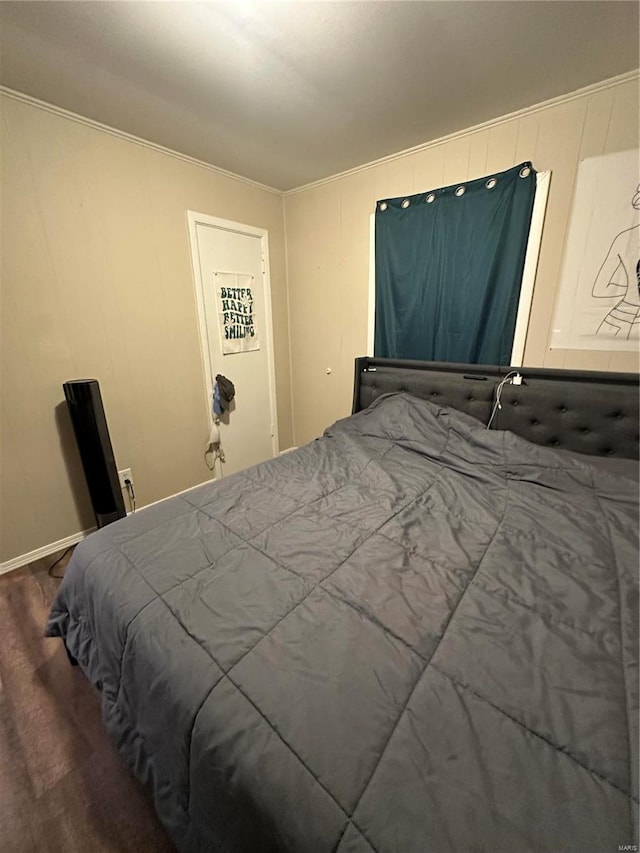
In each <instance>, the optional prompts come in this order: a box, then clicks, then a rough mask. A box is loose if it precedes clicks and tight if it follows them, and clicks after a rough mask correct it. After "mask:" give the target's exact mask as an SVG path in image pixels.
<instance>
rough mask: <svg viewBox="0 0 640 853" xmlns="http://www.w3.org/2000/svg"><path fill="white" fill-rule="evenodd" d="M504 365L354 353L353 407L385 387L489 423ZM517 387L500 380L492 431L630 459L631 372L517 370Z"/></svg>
mask: <svg viewBox="0 0 640 853" xmlns="http://www.w3.org/2000/svg"><path fill="white" fill-rule="evenodd" d="M514 369H515V368H511V367H497V366H496V367H493V366H485V365H478V364H472V365H470V364H449V363H443V362H422V361H399V360H395V359H384V358H366V357H365V358H357V359H356V369H355V382H354V396H353V412H358V411H360V410H361V409H364V408H366V407H367V406H369V405H370V404H371V403H372V402H373V401H374V400H375V399H376V398H377V397H380V396H381V395H382V394H388V393H390V392H391V391H406V392H407V393H409V394H413V395H414V396H415V397H420V398H421V399H425V400H432V401H433V402H434V403H439V404H441V405H444V406H451V407H452V408H454V409H458V410H460V411H462V412H466V413H467V414H469V415H472V416H473V417H475V418H477V419H478V420H480V421H482V422H483V423H484V424H486V423H488V422H489V418H490V417H491V412H492V410H493V405H494V401H495V393H496V389H497V387H498V384H499V382H500V381H501V380H502V379H503V378H504V377H505V376H506V375H507V373H508V372H509V371H510V370H514ZM517 370H518V372H519V373H520V375H521V376H522V377H523V382H522V385H511V384H505V385H504V386H503V389H502V393H501V404H502V408H501V409H499V410H498V411H497V412H496V415H495V417H494V419H493V422H492V424H491V428H492V429H508V430H511V431H512V432H514V433H516V434H517V435H519V436H522V438H526V439H527V440H528V441H532V442H534V443H535V444H543V445H548V446H551V447H557V448H558V449H564V450H571V451H574V452H576V453H586V454H589V455H593V456H617V457H622V458H625V459H637V458H638V452H639V440H638V435H639V421H640V413H639V407H640V394H639V379H640V378H639V376H638V374H637V373H595V372H591V371H583V370H575V371H567V370H549V369H543V368H531V367H519V368H517Z"/></svg>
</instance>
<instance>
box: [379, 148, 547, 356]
mask: <svg viewBox="0 0 640 853" xmlns="http://www.w3.org/2000/svg"><path fill="white" fill-rule="evenodd" d="M535 189H536V173H535V171H534V169H533V167H532V165H531V163H521V164H520V165H519V166H515V167H514V168H513V169H509V170H508V171H506V172H500V173H497V174H495V175H488V176H487V177H486V178H480V179H478V180H475V181H469V182H468V183H465V184H460V185H454V186H450V187H443V188H441V189H437V190H431V191H429V192H425V193H419V194H417V195H411V196H407V197H405V198H392V199H385V200H383V201H379V202H378V203H377V205H376V320H375V355H376V356H381V357H386V358H413V359H421V360H426V361H455V362H464V363H466V364H469V363H477V364H509V362H510V361H511V349H512V345H513V336H514V331H515V324H516V313H517V310H518V299H519V296H520V285H521V283H522V271H523V268H524V259H525V253H526V248H527V239H528V236H529V227H530V224H531V214H532V211H533V201H534V196H535Z"/></svg>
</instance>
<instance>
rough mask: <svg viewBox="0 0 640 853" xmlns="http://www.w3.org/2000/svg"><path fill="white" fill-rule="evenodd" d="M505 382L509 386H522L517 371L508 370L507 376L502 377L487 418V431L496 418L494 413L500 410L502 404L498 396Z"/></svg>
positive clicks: (520, 377)
mask: <svg viewBox="0 0 640 853" xmlns="http://www.w3.org/2000/svg"><path fill="white" fill-rule="evenodd" d="M507 382H508V383H509V385H522V376H520V374H519V373H518V371H517V370H510V371H509V372H508V373H507V375H506V376H505V377H504V379H503V380H502V381H501V382H500V384H499V385H498V387H497V389H496V401H495V403H494V404H493V410H492V412H491V417H490V418H489V423H488V424H487V429H489V427H490V426H491V424H492V423H493V419H494V418H495V416H496V412H497V411H498V410H499V409H502V403H501V402H500V395H501V394H502V389H503V388H504V386H505V385H506V384H507Z"/></svg>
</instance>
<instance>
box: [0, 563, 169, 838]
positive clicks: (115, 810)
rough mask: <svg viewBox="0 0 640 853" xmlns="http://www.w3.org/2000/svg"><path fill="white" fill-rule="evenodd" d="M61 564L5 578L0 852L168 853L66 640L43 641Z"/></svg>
mask: <svg viewBox="0 0 640 853" xmlns="http://www.w3.org/2000/svg"><path fill="white" fill-rule="evenodd" d="M57 556H59V555H55V554H54V555H53V556H51V557H48V558H46V559H44V560H38V561H37V562H35V563H32V564H30V565H29V566H25V567H24V568H22V569H19V570H17V571H15V572H10V573H9V574H6V575H2V576H0V850H1V851H2V853H32V851H33V852H34V853H49V852H50V853H103V851H110V853H115V851H127V852H128V851H131V853H134V851H135V853H150V851H154V853H156V851H157V853H171V851H175V848H174V847H173V846H172V844H171V842H170V841H169V839H168V837H167V836H166V834H165V832H164V830H163V829H162V827H161V826H160V824H159V822H158V820H157V818H156V816H155V813H154V811H153V807H152V805H151V803H150V801H149V799H148V798H147V796H146V793H145V792H144V791H143V789H142V788H141V786H140V785H139V784H138V783H137V782H136V780H135V779H133V778H132V777H131V775H130V774H129V772H128V771H127V769H126V768H125V766H124V764H122V762H121V760H120V758H119V756H118V754H117V752H116V750H115V749H114V747H113V746H112V745H111V743H110V741H109V739H108V736H107V734H106V732H105V730H104V728H103V727H102V723H101V720H100V700H99V697H98V694H97V693H96V691H95V690H94V689H93V687H92V686H91V685H90V684H89V682H88V681H87V680H86V679H85V678H84V676H83V674H82V672H81V671H80V669H79V668H78V667H71V665H70V664H69V662H68V660H67V656H66V654H65V651H64V648H63V646H62V643H61V641H60V640H57V639H45V638H44V637H43V636H42V632H43V628H44V624H45V621H46V618H47V613H48V610H49V605H50V603H51V600H52V598H53V596H54V594H55V591H56V589H57V587H58V585H59V583H60V581H59V580H54V579H52V578H49V577H48V574H47V570H48V568H49V566H50V565H51V564H52V563H53V562H54V560H55V559H56V558H57ZM70 557H71V555H70V554H69V555H68V557H66V558H65V559H64V560H63V561H62V562H61V563H60V564H59V565H58V566H56V568H55V570H54V571H55V572H56V573H62V572H63V570H64V566H65V565H66V563H67V561H68V560H69V559H70Z"/></svg>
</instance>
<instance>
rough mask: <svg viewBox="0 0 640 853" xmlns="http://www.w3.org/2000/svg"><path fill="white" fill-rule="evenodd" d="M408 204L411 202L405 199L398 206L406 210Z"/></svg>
mask: <svg viewBox="0 0 640 853" xmlns="http://www.w3.org/2000/svg"><path fill="white" fill-rule="evenodd" d="M410 204H411V202H410V201H409V199H408V198H405V199H404V201H403V202H402V204H401V205H400V206H401V207H404V209H405V210H406V209H407V208H408V207H409V205H410Z"/></svg>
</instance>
